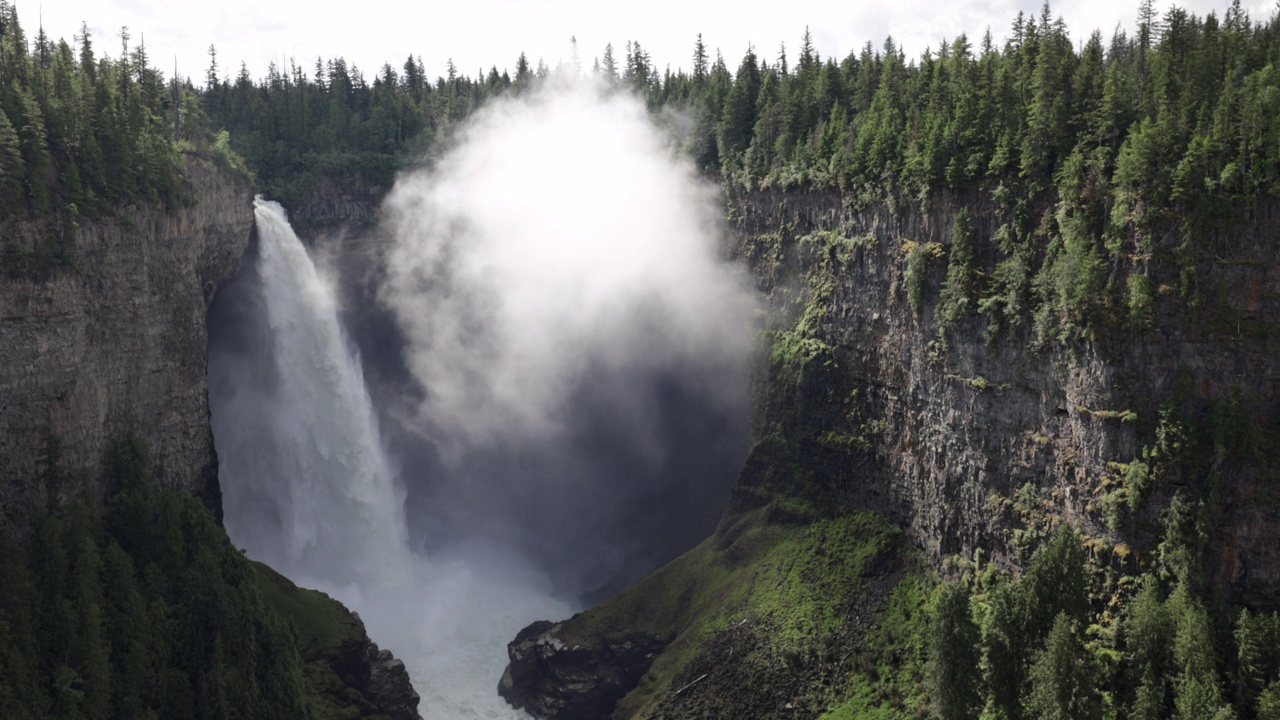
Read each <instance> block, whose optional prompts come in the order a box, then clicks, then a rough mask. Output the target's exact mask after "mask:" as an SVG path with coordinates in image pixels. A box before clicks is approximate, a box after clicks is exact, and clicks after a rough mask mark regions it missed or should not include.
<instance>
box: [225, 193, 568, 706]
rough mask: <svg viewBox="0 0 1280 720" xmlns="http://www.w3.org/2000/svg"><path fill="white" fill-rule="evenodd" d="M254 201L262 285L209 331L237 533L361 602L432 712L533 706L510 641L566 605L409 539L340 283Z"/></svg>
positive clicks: (521, 580) (520, 579)
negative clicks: (221, 327) (513, 665)
mask: <svg viewBox="0 0 1280 720" xmlns="http://www.w3.org/2000/svg"><path fill="white" fill-rule="evenodd" d="M254 211H255V215H256V220H257V230H258V249H257V252H258V258H257V263H256V267H255V268H254V271H255V272H256V275H257V282H251V283H248V284H247V286H246V288H247V289H246V288H239V289H238V290H235V291H233V292H239V294H240V297H239V298H238V300H237V301H236V302H238V303H240V304H241V305H243V306H244V307H242V308H240V310H239V314H240V316H242V317H239V318H238V319H237V322H234V323H232V325H234V328H233V331H234V332H235V333H237V334H238V336H237V337H233V338H229V339H220V340H219V342H218V343H213V342H212V341H211V346H214V345H217V347H213V348H212V350H211V352H210V359H209V376H210V404H211V408H212V416H213V417H212V424H213V430H214V437H215V441H216V443H217V448H218V453H219V458H220V462H221V467H220V470H219V480H220V484H221V486H222V490H223V500H224V502H223V504H224V509H225V524H226V528H227V532H228V534H230V536H231V538H232V540H233V541H234V542H235V543H236V544H237V545H240V546H241V547H244V548H245V550H246V551H247V552H248V554H249V555H250V556H251V557H254V558H256V559H259V560H263V561H265V562H267V563H269V564H271V565H273V566H274V567H276V568H277V569H278V570H280V571H282V572H284V573H285V574H286V575H288V576H289V577H290V578H291V579H293V580H294V581H295V582H297V583H299V584H300V585H303V586H306V587H314V588H318V589H321V590H324V591H325V592H328V593H330V594H331V595H334V596H335V597H337V598H338V599H340V600H342V601H343V602H344V603H346V604H347V605H348V606H349V607H351V608H352V609H353V610H356V611H357V612H359V613H360V615H361V617H362V618H363V619H364V621H365V623H366V626H367V628H368V630H369V634H370V636H371V637H372V638H373V639H374V641H376V642H378V643H379V644H381V645H383V646H385V647H388V648H389V649H391V650H392V652H394V653H395V654H396V655H397V656H398V657H400V658H401V659H402V660H403V661H404V662H405V665H406V667H407V668H408V670H409V673H410V677H411V678H412V679H413V682H414V686H415V688H416V689H417V690H418V692H419V693H420V694H421V695H422V704H421V707H420V708H419V711H420V713H421V714H422V715H423V717H424V718H428V719H432V718H440V719H441V720H444V719H445V718H450V719H452V718H466V717H476V718H518V717H527V716H526V715H525V714H524V713H517V712H515V711H513V710H512V709H511V708H510V707H508V706H506V705H505V703H503V702H502V700H501V699H500V698H498V696H497V694H496V685H497V681H498V678H499V676H500V675H501V672H502V668H503V666H504V665H505V662H506V657H505V644H506V642H507V641H508V640H509V639H510V638H511V637H513V636H514V635H515V633H516V632H517V631H518V630H519V629H520V628H521V627H523V626H524V625H525V624H527V623H529V622H530V621H532V620H535V619H539V618H543V617H562V616H564V615H566V614H568V612H569V610H570V609H569V608H568V607H567V606H565V605H563V604H561V603H559V602H556V601H554V600H552V599H550V598H549V597H548V595H547V592H546V589H545V588H544V587H542V586H541V585H542V584H543V583H542V581H541V580H540V579H539V578H538V577H537V576H536V574H531V573H529V572H528V571H527V570H522V569H521V566H520V565H519V563H516V562H512V561H510V560H508V559H505V558H504V557H503V556H502V555H501V554H500V553H498V554H496V555H495V554H494V553H492V552H482V551H480V550H477V549H475V548H471V549H470V550H468V551H467V553H466V554H464V555H459V556H457V557H452V558H448V557H442V558H439V559H437V560H435V561H433V562H428V561H427V560H426V559H424V558H420V557H417V556H415V555H414V554H413V553H412V552H411V551H410V550H409V546H408V540H407V534H406V531H405V521H404V502H403V493H402V492H401V491H400V490H399V489H398V488H397V485H396V482H395V479H394V477H393V474H392V472H391V465H390V463H389V462H388V460H387V458H386V455H385V453H384V451H383V445H382V441H381V439H380V437H379V433H378V425H377V421H376V418H375V415H374V411H373V408H372V404H371V403H370V400H369V395H368V392H367V390H366V388H365V384H364V379H363V375H362V372H361V369H360V363H359V358H358V357H357V356H356V354H355V352H354V351H353V350H352V348H351V346H350V344H349V343H348V342H347V339H346V337H345V334H344V332H343V330H342V327H341V325H340V323H339V320H338V314H337V307H336V301H335V299H334V293H333V289H332V288H331V287H330V286H329V284H328V283H327V282H326V281H325V279H324V278H323V277H322V276H321V275H320V274H319V273H318V272H317V271H316V268H315V266H314V265H313V264H312V262H311V259H310V258H309V257H308V256H307V252H306V249H305V248H304V247H303V245H302V243H301V242H300V241H299V240H298V237H297V236H296V235H295V234H294V232H293V229H292V228H291V227H290V226H289V223H288V220H287V218H286V216H285V213H284V210H283V209H282V208H281V207H280V206H279V205H278V204H276V203H274V202H267V201H263V200H261V199H259V200H256V201H255V202H254ZM264 319H265V323H263V322H262V321H263V320H264ZM255 321H256V323H255ZM220 332H221V331H220ZM255 333H256V334H255Z"/></svg>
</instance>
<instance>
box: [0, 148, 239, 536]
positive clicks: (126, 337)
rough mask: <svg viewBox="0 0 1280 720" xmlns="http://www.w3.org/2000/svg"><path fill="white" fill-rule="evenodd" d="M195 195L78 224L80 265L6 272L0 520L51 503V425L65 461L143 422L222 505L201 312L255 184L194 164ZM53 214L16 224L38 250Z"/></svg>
mask: <svg viewBox="0 0 1280 720" xmlns="http://www.w3.org/2000/svg"><path fill="white" fill-rule="evenodd" d="M188 173H189V176H190V179H191V182H192V199H193V201H194V202H193V203H192V204H191V205H190V206H188V207H183V208H180V209H177V210H175V211H172V212H167V211H165V210H164V209H163V208H159V207H154V206H140V207H124V208H120V209H119V210H118V211H117V212H116V213H115V214H114V215H112V216H109V217H104V218H99V219H93V220H86V221H83V222H82V223H81V224H80V227H79V228H78V229H77V230H76V231H75V245H74V267H71V268H62V269H58V270H54V271H52V272H50V273H47V274H44V275H41V276H32V275H30V274H27V275H23V274H11V275H10V276H9V277H5V278H3V279H0V483H3V492H0V522H15V521H16V522H21V521H22V518H23V517H24V516H25V515H27V514H28V513H29V512H30V510H31V509H32V508H35V507H43V502H44V499H45V497H46V493H47V492H55V493H65V492H69V491H70V486H71V485H72V484H74V483H73V481H71V480H69V481H68V482H67V483H66V484H65V485H64V486H63V487H58V488H44V487H40V486H39V485H40V483H38V482H36V480H35V477H36V472H37V470H36V467H37V458H38V454H39V452H40V447H41V440H42V437H43V436H44V435H45V433H46V429H47V430H48V431H50V432H51V433H52V434H53V435H55V436H56V437H57V438H59V439H60V441H61V449H62V458H61V461H62V465H63V466H64V467H66V468H71V469H78V468H94V469H96V468H97V467H98V466H99V463H100V462H101V460H102V454H103V451H104V448H105V446H106V444H107V443H108V442H109V441H110V440H111V439H112V438H113V437H114V436H116V435H117V434H119V433H122V432H125V431H133V432H136V433H137V434H138V435H139V436H141V437H142V438H143V439H144V440H145V441H146V442H147V443H148V445H149V446H150V448H151V453H152V459H153V460H154V462H155V477H156V479H157V482H158V484H160V485H161V486H163V487H166V488H177V489H182V490H186V491H189V492H192V493H195V494H197V495H199V496H201V497H202V498H203V499H204V500H205V502H206V503H207V504H208V505H209V506H210V507H211V508H214V509H215V512H218V513H220V508H221V502H220V497H219V495H218V485H217V460H216V456H215V454H214V449H213V436H212V433H211V431H210V428H209V403H208V398H207V393H206V385H205V366H206V361H207V351H206V344H207V336H206V332H205V312H206V308H207V307H208V304H209V302H210V301H211V300H212V298H213V294H214V293H215V292H216V291H217V288H218V285H219V283H221V282H222V281H223V280H225V279H226V278H227V277H229V276H230V275H231V274H232V272H234V270H235V269H236V267H237V266H238V264H239V262H240V258H241V256H242V255H243V253H244V250H245V248H246V246H247V244H248V242H249V237H250V232H251V229H252V227H253V208H252V203H251V200H252V192H251V188H250V186H249V184H248V182H247V181H246V180H244V179H242V178H240V177H237V176H232V175H230V174H227V173H222V172H219V171H216V170H213V169H211V168H208V167H206V166H204V165H203V164H201V163H199V162H193V163H192V164H191V166H190V167H189V169H188ZM50 222H52V221H46V220H28V221H23V222H12V221H11V222H8V223H6V224H4V225H3V226H0V234H2V235H3V236H4V238H5V241H6V242H7V243H9V245H10V247H11V248H18V249H23V248H32V247H36V246H37V245H38V244H39V240H40V239H42V238H43V237H45V236H47V235H48V234H49V233H50V232H51V228H50V227H49V223H50Z"/></svg>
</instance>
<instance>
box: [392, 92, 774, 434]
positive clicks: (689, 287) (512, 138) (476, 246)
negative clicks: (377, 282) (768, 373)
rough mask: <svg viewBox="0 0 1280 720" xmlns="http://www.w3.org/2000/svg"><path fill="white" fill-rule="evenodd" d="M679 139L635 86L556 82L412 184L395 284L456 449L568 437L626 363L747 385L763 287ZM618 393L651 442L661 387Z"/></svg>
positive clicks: (429, 426)
mask: <svg viewBox="0 0 1280 720" xmlns="http://www.w3.org/2000/svg"><path fill="white" fill-rule="evenodd" d="M667 147H668V144H667V143H666V141H665V139H664V138H663V137H662V135H661V134H660V133H659V132H658V131H657V130H656V129H655V128H654V126H653V125H652V123H651V122H650V121H649V118H648V116H647V113H646V111H645V109H644V107H643V106H642V105H641V104H640V103H639V102H637V101H636V100H634V99H633V98H632V97H630V96H628V95H625V94H621V93H614V94H607V93H602V92H601V91H599V90H598V89H596V88H594V87H592V86H590V85H588V84H585V83H579V84H560V85H549V86H544V87H542V88H541V89H539V90H537V91H534V92H532V93H530V94H527V95H525V96H521V97H517V98H514V99H508V100H504V101H499V102H496V103H494V104H493V105H492V106H490V107H489V108H488V109H486V110H484V111H482V112H481V113H480V114H479V116H478V117H477V118H476V119H475V121H474V122H473V123H472V124H471V125H470V127H469V128H468V129H467V130H466V131H464V132H463V133H462V136H461V138H460V141H459V143H458V144H457V146H456V147H455V148H454V149H453V150H452V151H451V152H449V153H447V154H446V156H445V157H444V158H443V159H442V160H441V161H440V162H439V163H438V165H437V166H436V167H435V168H433V169H432V170H430V171H422V172H419V173H416V174H413V175H410V176H408V177H403V178H401V179H400V181H399V182H398V183H397V185H396V188H395V189H394V190H393V192H392V193H391V195H390V196H389V198H388V200H387V201H386V203H385V205H384V214H385V216H386V217H387V218H388V222H389V226H390V228H391V230H392V232H393V235H394V237H395V244H394V247H393V249H392V250H391V251H390V254H389V257H388V264H387V270H388V277H387V281H386V283H385V284H384V286H383V291H382V300H383V301H384V302H385V303H386V304H387V305H388V306H389V307H390V308H391V310H392V311H393V313H394V314H395V316H396V318H397V320H398V322H399V324H400V326H401V330H402V332H403V333H404V335H405V337H406V339H407V343H408V347H407V350H406V358H405V359H406V365H407V366H408V368H409V370H410V372H411V374H412V375H413V377H414V378H415V379H416V381H417V382H418V383H419V384H420V385H421V388H422V390H423V393H424V400H423V401H422V404H421V407H420V412H419V418H418V419H419V421H420V423H421V427H422V429H423V431H424V432H425V433H426V434H427V435H428V436H429V437H430V438H431V439H432V440H433V441H434V442H435V443H436V444H437V445H438V446H439V447H440V449H441V450H442V452H443V453H444V455H445V457H446V458H455V459H456V458H457V457H458V456H460V455H461V454H464V453H465V452H467V451H468V450H473V449H483V448H486V447H493V446H496V445H507V444H511V443H554V442H556V441H558V440H560V439H562V438H563V435H564V433H565V430H566V427H567V426H568V425H571V424H572V422H573V421H572V418H571V417H569V415H570V414H571V413H573V412H574V407H575V406H574V403H573V402H572V401H571V399H572V398H573V397H574V396H575V395H576V394H577V393H579V392H580V390H581V387H582V384H583V383H584V382H590V380H589V378H592V377H598V376H601V375H610V374H611V373H613V372H614V371H617V370H620V369H623V368H628V369H631V370H636V369H648V370H651V371H662V370H671V369H679V372H680V374H681V376H682V377H685V378H691V377H692V378H696V379H697V382H698V383H699V385H700V391H701V392H704V393H706V395H707V397H708V398H709V399H711V400H712V401H713V402H714V401H715V398H716V397H717V396H718V395H725V396H726V397H725V399H724V401H725V402H726V403H730V402H739V401H740V400H741V395H742V393H743V390H744V388H745V384H746V383H745V379H744V378H745V375H744V371H745V364H746V361H747V358H748V357H749V354H750V352H751V347H752V333H751V330H750V322H751V313H752V308H753V300H752V296H751V293H750V292H749V291H748V289H747V284H746V283H745V281H744V279H743V277H742V275H741V273H740V272H738V271H737V270H736V269H734V268H733V267H732V266H730V265H729V264H727V263H725V262H724V261H723V260H722V235H721V229H720V220H719V216H720V211H719V203H718V198H717V196H716V191H715V189H714V188H713V187H710V186H708V185H707V184H706V183H704V182H702V181H700V180H699V179H698V178H697V177H696V176H695V175H694V172H693V170H692V168H691V167H690V166H688V165H687V164H685V163H683V162H680V161H677V160H675V159H673V158H672V156H671V154H670V152H669V151H668V150H667ZM729 396H732V398H731V397H729ZM608 402H609V403H611V404H612V405H613V406H614V409H615V410H616V412H617V413H618V414H619V416H621V417H624V418H627V419H628V420H629V421H630V422H631V424H632V425H633V430H634V431H635V432H636V433H638V434H639V435H638V439H639V440H640V441H642V442H645V441H646V438H647V436H648V435H649V434H650V431H651V430H652V424H651V420H652V418H654V417H655V412H654V409H653V408H652V407H651V405H652V403H653V402H654V400H653V398H652V397H651V394H650V393H646V392H633V391H632V389H630V388H625V387H623V388H617V387H613V388H611V389H610V391H609V400H608ZM652 444H653V447H652V448H651V450H652V451H653V452H659V453H660V452H662V448H661V447H660V443H658V442H657V440H656V439H653V443H652Z"/></svg>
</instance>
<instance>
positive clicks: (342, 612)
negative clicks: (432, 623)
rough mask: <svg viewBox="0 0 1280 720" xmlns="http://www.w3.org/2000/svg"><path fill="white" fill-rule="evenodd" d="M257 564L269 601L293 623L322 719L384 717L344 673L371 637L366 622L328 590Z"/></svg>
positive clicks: (316, 712) (313, 699)
mask: <svg viewBox="0 0 1280 720" xmlns="http://www.w3.org/2000/svg"><path fill="white" fill-rule="evenodd" d="M253 567H254V569H255V570H256V571H257V573H258V591H259V592H260V593H261V595H262V599H263V601H264V602H265V603H266V604H267V605H268V606H270V607H271V608H273V609H274V610H275V611H276V612H278V613H279V614H280V615H281V617H284V618H287V619H288V620H289V621H291V622H292V624H293V632H294V635H295V636H296V638H297V641H298V652H299V654H301V655H302V661H303V663H304V666H303V673H304V675H305V678H306V682H307V687H308V691H309V692H308V699H309V700H310V702H311V709H312V712H313V713H314V716H315V718H316V720H339V719H340V718H341V719H347V718H351V719H355V718H377V717H380V716H379V715H377V714H375V713H374V712H373V711H372V708H371V706H370V704H369V702H368V701H367V700H366V699H365V698H364V697H363V696H362V695H361V694H360V692H359V690H358V689H357V687H356V686H358V685H359V684H360V683H359V682H358V681H357V680H356V679H354V678H351V677H344V676H343V675H342V674H341V673H342V668H344V667H347V666H349V665H350V663H347V662H344V660H345V659H346V656H347V655H349V654H350V653H354V652H359V648H360V647H361V646H363V644H364V643H365V642H367V640H368V637H367V635H366V634H365V629H364V624H363V623H361V622H360V620H359V619H358V618H356V617H355V616H354V615H353V614H352V613H351V611H349V610H347V608H346V607H345V606H343V604H342V603H340V602H338V601H337V600H334V599H333V598H331V597H329V596H328V595H326V594H324V593H322V592H319V591H317V590H308V589H306V588H300V587H298V586H297V585H294V584H293V582H291V581H290V580H289V579H288V578H286V577H285V576H283V575H281V574H280V573H278V572H276V571H275V570H272V569H271V568H269V567H267V566H266V565H263V564H262V563H259V562H254V563H253Z"/></svg>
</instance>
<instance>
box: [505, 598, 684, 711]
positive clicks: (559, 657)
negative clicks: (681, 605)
mask: <svg viewBox="0 0 1280 720" xmlns="http://www.w3.org/2000/svg"><path fill="white" fill-rule="evenodd" d="M562 625H563V624H562V623H556V624H552V623H550V622H546V621H542V622H536V623H533V624H532V625H530V626H528V627H526V628H525V629H524V630H521V631H520V634H519V635H517V636H516V639H515V640H513V641H511V643H509V644H508V645H507V656H508V657H509V658H510V660H511V662H510V664H509V665H507V669H506V671H504V672H503V673H502V680H501V681H500V682H499V683H498V694H499V695H501V696H502V697H503V698H505V699H506V701H507V702H509V703H511V704H512V705H513V706H515V707H516V708H522V709H525V710H527V711H528V712H530V713H531V714H532V715H533V716H534V717H538V718H553V719H554V720H599V719H600V718H607V717H609V716H610V714H611V713H612V712H613V708H614V705H616V704H617V703H618V701H619V700H621V699H622V697H623V696H624V695H626V694H627V693H628V692H630V691H631V689H632V688H634V687H635V686H636V684H637V683H639V682H640V678H642V677H643V676H644V674H645V672H647V671H648V670H649V666H650V665H651V664H653V659H654V658H655V657H656V656H657V654H658V653H660V652H662V650H663V649H665V648H666V646H667V643H668V642H669V640H664V639H663V638H659V637H655V636H652V635H648V634H645V633H632V634H630V635H627V636H625V637H621V638H612V639H602V640H600V642H599V643H598V644H593V645H576V644H575V645H572V646H570V645H567V644H566V643H565V642H564V641H562V640H561V639H560V638H559V637H558V636H557V631H559V630H560V628H561V627H562Z"/></svg>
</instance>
